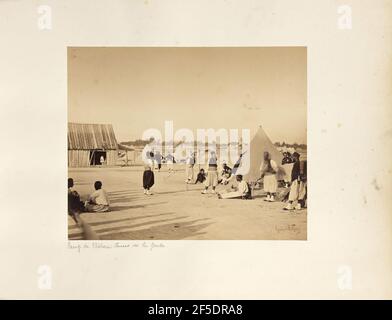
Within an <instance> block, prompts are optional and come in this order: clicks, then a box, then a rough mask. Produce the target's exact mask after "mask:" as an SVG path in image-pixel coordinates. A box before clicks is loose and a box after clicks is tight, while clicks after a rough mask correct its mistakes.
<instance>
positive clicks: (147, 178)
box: [143, 170, 154, 189]
mask: <svg viewBox="0 0 392 320" xmlns="http://www.w3.org/2000/svg"><path fill="white" fill-rule="evenodd" d="M153 185H154V172H152V171H151V170H146V171H144V172H143V188H144V189H149V188H151V187H152V186H153Z"/></svg>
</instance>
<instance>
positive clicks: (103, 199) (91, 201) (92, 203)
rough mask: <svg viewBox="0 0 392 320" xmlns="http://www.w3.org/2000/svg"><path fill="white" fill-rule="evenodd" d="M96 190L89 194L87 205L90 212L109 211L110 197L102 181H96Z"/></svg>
mask: <svg viewBox="0 0 392 320" xmlns="http://www.w3.org/2000/svg"><path fill="white" fill-rule="evenodd" d="M94 188H95V191H94V192H93V193H92V194H91V195H89V197H88V199H87V201H86V204H85V207H86V209H87V211H88V212H107V211H109V199H108V196H107V194H106V191H105V190H104V189H102V182H101V181H95V183H94Z"/></svg>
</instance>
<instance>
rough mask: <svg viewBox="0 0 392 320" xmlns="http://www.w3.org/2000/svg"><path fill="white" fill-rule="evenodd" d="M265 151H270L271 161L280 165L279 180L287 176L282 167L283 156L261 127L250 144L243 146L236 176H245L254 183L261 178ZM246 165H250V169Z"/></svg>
mask: <svg viewBox="0 0 392 320" xmlns="http://www.w3.org/2000/svg"><path fill="white" fill-rule="evenodd" d="M264 151H268V152H269V153H270V155H271V159H272V160H274V161H275V162H276V164H277V165H278V167H279V170H278V179H279V178H281V177H282V176H283V175H284V174H285V173H284V170H283V168H282V165H281V164H282V159H283V155H282V154H281V153H280V152H279V151H278V149H277V148H276V147H275V146H274V144H273V143H272V142H271V140H270V138H268V136H267V134H266V133H265V132H264V130H263V128H262V127H261V126H260V127H259V128H258V130H257V132H256V134H255V135H254V137H253V138H252V140H251V142H250V144H249V145H243V146H242V153H243V156H242V159H241V164H240V166H239V168H238V170H235V172H234V174H242V175H244V177H245V179H246V181H248V182H254V181H256V180H257V179H258V178H260V166H261V164H262V162H263V154H264ZM246 164H249V169H248V168H247V167H248V166H247V165H246Z"/></svg>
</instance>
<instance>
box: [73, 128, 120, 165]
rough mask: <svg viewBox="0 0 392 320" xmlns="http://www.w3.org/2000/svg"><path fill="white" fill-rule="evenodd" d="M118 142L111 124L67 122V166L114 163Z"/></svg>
mask: <svg viewBox="0 0 392 320" xmlns="http://www.w3.org/2000/svg"><path fill="white" fill-rule="evenodd" d="M117 155H118V144H117V140H116V136H115V135H114V131H113V127H112V125H111V124H82V123H68V167H89V166H94V165H101V157H103V159H104V160H105V162H104V164H105V165H108V166H112V165H115V164H116V161H117Z"/></svg>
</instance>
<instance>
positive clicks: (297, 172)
mask: <svg viewBox="0 0 392 320" xmlns="http://www.w3.org/2000/svg"><path fill="white" fill-rule="evenodd" d="M300 176H301V165H300V163H299V161H296V162H294V165H293V169H292V171H291V181H295V180H298V179H299V178H300Z"/></svg>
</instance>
